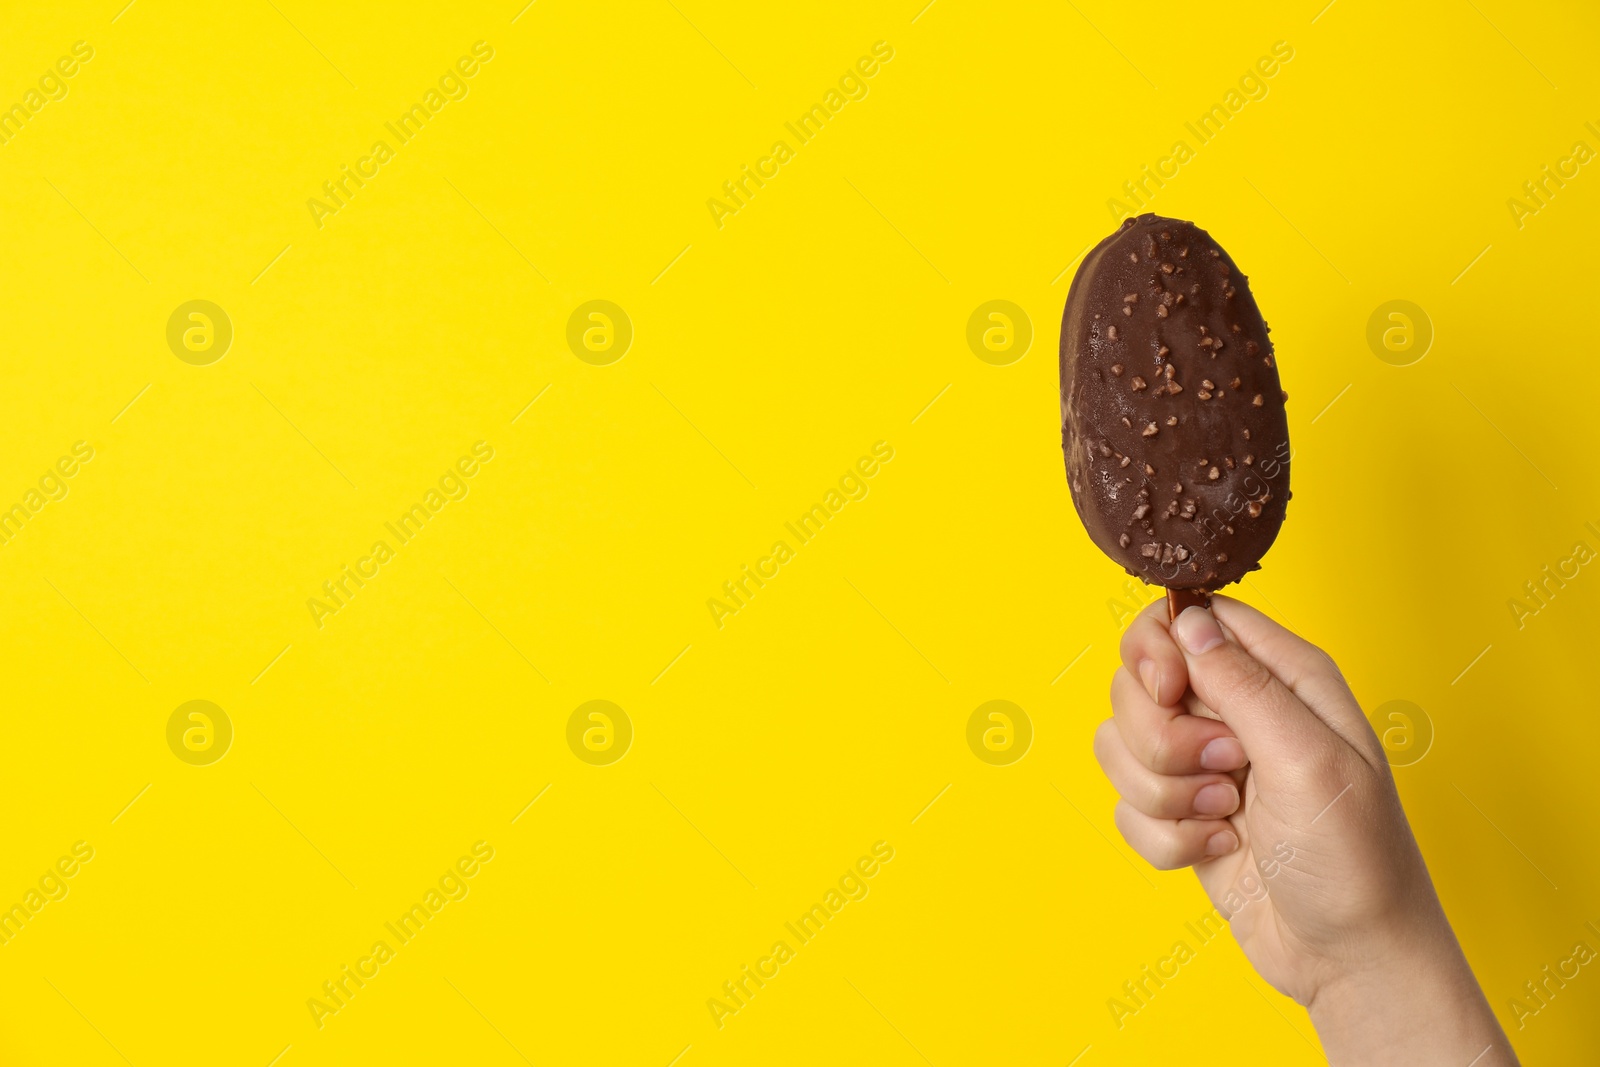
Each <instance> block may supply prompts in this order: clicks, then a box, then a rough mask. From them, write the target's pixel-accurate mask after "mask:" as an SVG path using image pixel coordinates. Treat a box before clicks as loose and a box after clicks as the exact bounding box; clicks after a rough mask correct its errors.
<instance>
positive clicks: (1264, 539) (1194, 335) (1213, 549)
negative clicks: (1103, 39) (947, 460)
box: [1061, 215, 1289, 590]
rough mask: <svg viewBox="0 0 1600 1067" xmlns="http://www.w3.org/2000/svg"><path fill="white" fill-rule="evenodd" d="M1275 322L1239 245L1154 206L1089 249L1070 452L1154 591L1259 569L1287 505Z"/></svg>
mask: <svg viewBox="0 0 1600 1067" xmlns="http://www.w3.org/2000/svg"><path fill="white" fill-rule="evenodd" d="M1286 398H1287V394H1285V393H1284V391H1283V388H1282V386H1281V385H1280V384H1279V381H1278V367H1277V360H1276V358H1275V357H1274V355H1273V351H1272V341H1271V340H1270V339H1269V338H1268V336H1267V324H1266V322H1264V321H1263V320H1262V318H1261V312H1260V310H1259V309H1258V308H1257V307H1256V302H1255V298H1254V297H1253V296H1251V295H1250V283H1249V281H1248V279H1246V278H1245V276H1244V275H1243V274H1242V273H1241V272H1240V271H1239V268H1238V267H1236V266H1235V265H1234V263H1233V260H1232V259H1231V258H1229V256H1228V253H1227V252H1225V251H1223V250H1222V247H1221V246H1220V245H1218V244H1217V243H1216V242H1215V241H1213V240H1212V239H1211V236H1210V235H1209V234H1207V233H1206V232H1205V231H1204V230H1202V229H1200V228H1199V227H1197V226H1195V225H1194V224H1193V223H1191V222H1183V221H1181V220H1179V219H1167V218H1162V217H1161V216H1159V215H1140V216H1139V217H1138V218H1130V219H1127V220H1126V221H1124V222H1123V224H1122V226H1121V228H1120V229H1118V230H1117V232H1115V233H1113V234H1112V235H1111V236H1110V237H1107V238H1106V239H1105V240H1104V241H1101V242H1100V243H1099V244H1098V245H1096V246H1095V247H1094V249H1093V250H1092V251H1091V252H1090V253H1089V254H1088V255H1087V256H1085V257H1084V260H1083V264H1082V265H1081V266H1080V267H1079V268H1078V273H1077V276H1076V277H1074V278H1073V280H1072V289H1071V291H1070V292H1069V293H1068V294H1067V307H1066V312H1065V314H1064V315H1063V316H1062V319H1061V447H1062V449H1063V451H1064V452H1065V453H1066V459H1067V484H1068V485H1069V486H1070V487H1071V489H1072V503H1073V505H1074V506H1075V507H1076V508H1077V509H1078V517H1079V518H1081V519H1082V520H1083V525H1084V528H1085V529H1086V530H1088V531H1089V537H1090V538H1091V539H1093V541H1094V543H1095V544H1097V545H1099V546H1100V550H1101V551H1102V552H1104V553H1105V554H1106V555H1108V556H1110V557H1111V558H1112V559H1114V560H1116V561H1117V562H1118V563H1120V564H1122V565H1123V566H1124V567H1126V568H1127V570H1128V573H1130V574H1133V575H1136V576H1138V577H1140V578H1143V579H1144V580H1145V581H1146V582H1149V583H1150V584H1152V585H1162V586H1166V587H1168V588H1170V589H1204V590H1215V589H1220V588H1221V587H1223V586H1225V585H1229V584H1231V583H1233V582H1237V581H1238V580H1239V579H1240V578H1243V577H1244V576H1245V574H1247V573H1248V572H1250V571H1253V570H1256V569H1257V568H1258V567H1260V565H1261V562H1260V561H1261V557H1262V556H1263V555H1265V554H1266V551H1267V549H1268V548H1270V547H1272V542H1273V539H1274V538H1276V537H1277V536H1278V528H1279V527H1280V526H1281V525H1282V524H1283V519H1284V513H1285V509H1286V507H1287V505H1288V503H1289V422H1288V418H1287V416H1286V415H1285V413H1284V401H1285V399H1286Z"/></svg>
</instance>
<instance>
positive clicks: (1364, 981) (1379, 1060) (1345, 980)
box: [1306, 909, 1517, 1067]
mask: <svg viewBox="0 0 1600 1067" xmlns="http://www.w3.org/2000/svg"><path fill="white" fill-rule="evenodd" d="M1429 910H1430V911H1432V912H1433V914H1432V915H1430V916H1428V917H1427V918H1426V919H1423V920H1420V921H1417V922H1415V923H1412V924H1409V925H1408V926H1407V927H1406V928H1404V929H1403V930H1398V931H1393V932H1391V933H1390V934H1388V935H1386V936H1384V937H1383V938H1381V944H1380V945H1378V946H1377V947H1376V948H1375V949H1374V950H1373V951H1372V952H1371V953H1369V954H1363V955H1362V957H1361V958H1360V959H1359V961H1357V962H1355V963H1352V964H1350V965H1349V966H1346V967H1342V968H1340V969H1339V970H1338V971H1337V972H1336V973H1335V974H1333V975H1331V976H1330V977H1329V978H1328V979H1327V980H1326V981H1324V982H1323V983H1322V984H1321V985H1320V986H1319V987H1318V989H1317V991H1316V993H1315V994H1314V995H1313V996H1312V998H1311V1000H1310V1001H1309V1002H1308V1003H1307V1004H1306V1011H1307V1012H1308V1014H1309V1015H1310V1016H1311V1022H1312V1025H1313V1026H1315V1027H1316V1030H1317V1036H1318V1037H1319V1038H1321V1040H1322V1045H1323V1051H1324V1052H1325V1053H1326V1055H1327V1057H1328V1062H1329V1063H1330V1064H1334V1065H1335V1067H1338V1065H1342V1064H1360V1065H1362V1067H1381V1065H1386V1064H1417V1063H1461V1064H1467V1063H1471V1064H1473V1065H1474V1067H1504V1065H1506V1064H1515V1063H1516V1062H1517V1059H1516V1054H1515V1052H1513V1051H1512V1048H1511V1045H1510V1042H1509V1041H1507V1039H1506V1036H1505V1032H1504V1031H1503V1030H1502V1029H1501V1028H1500V1024H1499V1022H1498V1021H1497V1020H1496V1019H1495V1017H1494V1013H1493V1012H1492V1011H1491V1010H1490V1008H1489V1004H1488V1001H1487V1000H1485V999H1484V996H1483V991H1482V989H1480V988H1479V986H1478V981H1477V979H1476V978H1475V977H1474V976H1473V973H1472V968H1471V966H1470V965H1469V964H1468V963H1467V959H1466V956H1465V955H1464V954H1463V953H1462V951H1461V946H1460V944H1459V943H1458V942H1457V941H1456V937H1455V933H1454V932H1453V931H1452V930H1451V929H1450V925H1449V923H1448V921H1446V919H1445V918H1444V915H1443V912H1442V911H1437V910H1435V909H1429Z"/></svg>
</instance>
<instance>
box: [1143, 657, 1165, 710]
mask: <svg viewBox="0 0 1600 1067" xmlns="http://www.w3.org/2000/svg"><path fill="white" fill-rule="evenodd" d="M1139 680H1140V681H1141V682H1143V683H1144V691H1145V692H1146V693H1149V694H1150V699H1151V700H1154V701H1155V702H1156V703H1157V704H1159V703H1161V669H1160V668H1159V667H1157V666H1156V664H1155V661H1154V660H1148V659H1147V660H1144V661H1143V662H1142V663H1140V664H1139Z"/></svg>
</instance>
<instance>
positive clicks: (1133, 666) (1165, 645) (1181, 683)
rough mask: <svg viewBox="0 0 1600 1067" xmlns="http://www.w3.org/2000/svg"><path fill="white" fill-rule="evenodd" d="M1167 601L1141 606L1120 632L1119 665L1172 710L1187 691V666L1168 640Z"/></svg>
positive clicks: (1163, 705)
mask: <svg viewBox="0 0 1600 1067" xmlns="http://www.w3.org/2000/svg"><path fill="white" fill-rule="evenodd" d="M1170 625H1171V624H1170V623H1169V622H1168V621H1167V598H1166V597H1162V598H1161V599H1160V600H1157V601H1155V602H1154V603H1151V604H1148V605H1146V606H1145V609H1144V610H1143V611H1141V612H1139V614H1138V615H1136V616H1134V620H1133V621H1132V622H1131V623H1129V624H1128V628H1127V629H1126V630H1124V631H1123V633H1122V645H1121V648H1122V664H1123V666H1125V667H1127V668H1128V673H1129V674H1131V675H1133V676H1134V677H1135V678H1137V679H1139V681H1140V682H1141V683H1143V685H1144V691H1145V692H1146V693H1149V694H1150V699H1151V700H1154V701H1155V702H1156V703H1157V704H1160V705H1161V706H1162V707H1169V708H1170V707H1172V706H1173V705H1174V704H1176V703H1177V702H1178V701H1179V700H1181V699H1182V698H1183V693H1184V690H1186V689H1188V688H1189V665H1188V663H1187V661H1185V660H1184V658H1183V653H1182V652H1181V651H1179V649H1178V646H1177V645H1176V644H1175V643H1174V642H1173V640H1172V634H1171V633H1170V632H1169V629H1168V628H1169V626H1170Z"/></svg>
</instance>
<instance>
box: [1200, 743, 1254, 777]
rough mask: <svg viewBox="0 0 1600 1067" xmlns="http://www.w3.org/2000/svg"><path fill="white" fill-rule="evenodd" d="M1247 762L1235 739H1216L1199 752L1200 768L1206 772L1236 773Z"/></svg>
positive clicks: (1242, 748) (1241, 746) (1241, 747)
mask: <svg viewBox="0 0 1600 1067" xmlns="http://www.w3.org/2000/svg"><path fill="white" fill-rule="evenodd" d="M1248 762H1249V760H1248V759H1246V758H1245V754H1244V746H1243V745H1241V744H1240V743H1239V739H1238V738H1237V737H1217V738H1213V739H1212V740H1211V741H1210V742H1208V743H1207V744H1206V747H1205V748H1202V749H1201V750H1200V766H1202V767H1204V768H1205V769H1206V770H1208V771H1236V770H1238V769H1239V768H1240V767H1243V766H1244V765H1245V764H1246V763H1248Z"/></svg>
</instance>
